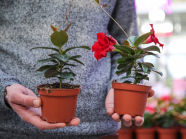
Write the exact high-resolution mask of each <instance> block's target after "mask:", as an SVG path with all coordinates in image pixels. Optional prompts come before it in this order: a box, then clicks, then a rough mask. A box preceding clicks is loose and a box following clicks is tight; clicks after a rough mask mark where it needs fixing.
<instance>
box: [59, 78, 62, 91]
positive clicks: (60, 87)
mask: <svg viewBox="0 0 186 139" xmlns="http://www.w3.org/2000/svg"><path fill="white" fill-rule="evenodd" d="M61 84H62V79H60V86H59V88H60V89H61Z"/></svg>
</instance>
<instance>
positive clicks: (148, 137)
mask: <svg viewBox="0 0 186 139" xmlns="http://www.w3.org/2000/svg"><path fill="white" fill-rule="evenodd" d="M155 114H156V109H155V108H154V107H152V106H150V105H149V106H147V107H146V110H145V114H144V123H143V125H142V126H141V127H138V128H136V130H135V133H136V138H137V139H154V138H155Z"/></svg>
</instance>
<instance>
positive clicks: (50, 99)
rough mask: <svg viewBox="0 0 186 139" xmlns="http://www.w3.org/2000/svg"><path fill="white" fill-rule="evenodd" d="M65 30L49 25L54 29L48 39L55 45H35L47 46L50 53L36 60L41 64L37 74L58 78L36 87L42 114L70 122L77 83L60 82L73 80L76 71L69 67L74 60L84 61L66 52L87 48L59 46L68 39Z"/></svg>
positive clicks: (46, 117)
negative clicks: (56, 80) (57, 80)
mask: <svg viewBox="0 0 186 139" xmlns="http://www.w3.org/2000/svg"><path fill="white" fill-rule="evenodd" d="M70 26H71V24H70V25H69V26H68V27H67V28H66V29H65V30H59V31H58V28H59V27H58V28H55V27H53V26H51V28H52V29H53V33H52V34H51V35H50V39H49V40H50V41H51V42H52V44H53V45H54V47H34V48H32V49H31V50H34V49H49V50H52V53H51V54H49V55H48V58H47V59H41V60H38V61H37V63H36V65H38V64H43V65H42V66H41V67H40V68H39V69H38V70H37V71H40V72H41V73H40V76H42V75H44V76H45V78H58V79H59V82H56V83H53V84H43V85H38V86H37V90H38V93H39V94H40V98H41V101H42V105H41V113H42V118H43V119H45V120H46V121H48V122H62V123H65V122H70V120H72V119H73V118H74V117H75V112H76V103H77V95H78V94H79V93H80V89H81V87H80V85H72V84H68V83H65V82H63V80H72V81H73V80H74V77H75V76H76V74H75V73H74V72H73V71H72V68H71V67H76V66H77V65H76V64H82V65H84V64H83V63H82V62H81V61H80V60H78V58H80V57H81V55H70V54H69V53H68V52H69V51H72V50H73V49H77V48H83V49H88V50H90V47H88V46H79V47H69V48H67V49H65V50H64V49H63V48H62V46H63V45H64V44H66V43H67V41H68V35H67V33H66V31H67V30H68V28H69V27H70Z"/></svg>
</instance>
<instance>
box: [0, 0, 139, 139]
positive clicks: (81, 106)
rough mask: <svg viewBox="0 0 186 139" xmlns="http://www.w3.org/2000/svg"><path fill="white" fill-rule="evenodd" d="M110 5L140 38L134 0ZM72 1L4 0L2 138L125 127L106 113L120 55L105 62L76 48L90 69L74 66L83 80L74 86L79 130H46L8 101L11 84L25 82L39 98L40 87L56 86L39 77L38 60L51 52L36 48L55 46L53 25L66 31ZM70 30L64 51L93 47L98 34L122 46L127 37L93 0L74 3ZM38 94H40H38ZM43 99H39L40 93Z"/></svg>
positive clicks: (0, 14)
mask: <svg viewBox="0 0 186 139" xmlns="http://www.w3.org/2000/svg"><path fill="white" fill-rule="evenodd" d="M103 3H107V4H108V5H109V7H107V8H105V9H106V11H107V12H108V13H110V14H112V16H113V17H114V18H115V19H116V21H118V23H119V24H120V25H121V26H122V27H123V28H124V29H125V31H126V32H127V34H128V35H130V36H131V35H138V33H137V24H136V12H135V5H134V1H133V0H101V4H103ZM69 4H70V1H69V0H19V1H16V0H1V1H0V138H1V137H7V138H59V137H63V138H64V139H66V138H70V139H73V138H74V139H75V138H81V139H83V138H87V139H91V138H98V137H101V136H104V135H107V134H112V133H114V132H116V131H117V129H118V128H119V127H120V124H118V123H116V122H114V121H113V120H112V118H111V117H109V116H108V115H107V113H106V109H105V98H106V96H107V93H108V90H109V89H110V88H111V81H112V80H114V79H117V78H118V77H117V75H115V71H116V66H117V65H116V64H115V61H116V59H117V58H118V57H119V55H118V54H117V53H108V55H107V57H106V58H102V59H101V60H99V62H97V61H96V59H95V58H94V54H93V53H92V52H91V51H87V50H84V49H76V50H74V51H72V52H70V54H72V55H77V54H81V55H82V58H80V60H81V61H82V62H83V63H84V64H85V66H79V67H72V70H73V71H75V73H76V74H77V76H76V77H75V80H74V81H73V82H70V81H68V82H69V83H72V84H79V85H81V93H80V94H79V95H78V101H77V109H76V116H77V117H79V118H80V119H81V123H80V125H79V126H77V127H65V128H60V129H55V130H46V131H40V130H39V129H37V128H36V127H34V126H32V125H29V124H28V123H26V122H24V121H22V120H21V119H20V117H19V116H18V115H17V114H16V113H15V112H14V111H13V110H11V109H9V108H7V107H6V105H5V104H4V101H3V96H4V92H3V91H4V89H5V87H6V86H7V85H12V84H22V85H23V86H25V87H27V88H29V89H31V90H32V91H34V92H35V93H36V94H37V90H36V86H37V85H39V84H45V83H53V82H56V81H57V79H55V78H53V79H45V78H44V77H42V78H39V77H38V76H37V75H38V73H37V72H36V69H37V68H38V66H37V67H34V66H33V65H34V64H36V61H37V60H40V59H44V58H48V57H47V55H48V54H49V53H51V51H50V50H39V49H38V50H33V51H29V50H30V49H31V48H33V47H38V46H43V47H49V46H51V47H54V46H52V45H51V44H50V42H49V41H48V38H49V35H50V34H52V30H51V29H50V24H51V25H53V26H57V25H59V26H60V29H65V28H66V26H67V25H65V23H64V21H65V14H66V11H67V8H68V6H69ZM72 21H74V23H73V24H72V26H71V27H70V28H69V30H68V31H67V34H68V35H69V41H68V43H67V44H65V45H64V46H63V47H64V49H66V48H69V47H74V46H82V45H85V46H90V47H91V46H92V45H93V44H94V42H95V41H96V39H97V38H96V37H97V36H96V34H97V33H98V32H103V33H105V32H106V31H107V34H111V35H112V36H113V37H114V38H115V39H117V40H118V42H119V43H121V44H122V43H123V41H124V39H126V36H125V34H124V33H123V32H122V31H121V30H120V29H119V27H118V26H117V25H116V24H115V23H114V22H113V21H112V20H110V18H109V17H108V16H107V15H106V14H105V13H104V12H103V11H102V10H101V9H100V8H99V7H98V6H97V5H96V3H95V2H93V0H86V1H85V0H74V3H73V5H72V6H71V8H70V11H69V16H68V23H70V22H72ZM37 95H38V94H37ZM38 96H39V95H38Z"/></svg>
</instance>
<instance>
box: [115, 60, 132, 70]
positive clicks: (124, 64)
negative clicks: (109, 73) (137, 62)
mask: <svg viewBox="0 0 186 139" xmlns="http://www.w3.org/2000/svg"><path fill="white" fill-rule="evenodd" d="M129 63H130V62H129V61H125V62H123V63H122V64H119V65H118V66H117V69H118V70H119V69H122V68H123V67H125V66H127V65H128V64H129Z"/></svg>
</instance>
